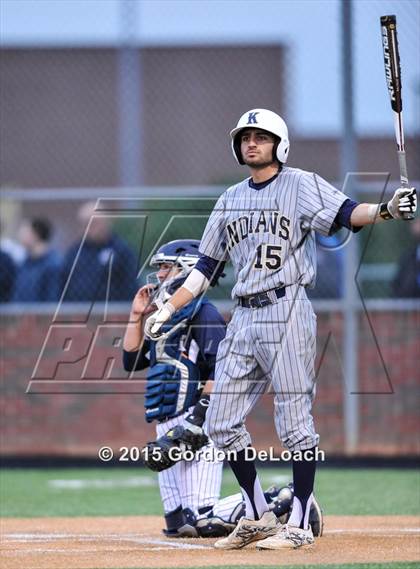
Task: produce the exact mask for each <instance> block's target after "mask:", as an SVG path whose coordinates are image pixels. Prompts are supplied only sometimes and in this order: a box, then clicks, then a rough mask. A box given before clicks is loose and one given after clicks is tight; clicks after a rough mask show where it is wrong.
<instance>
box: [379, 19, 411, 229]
mask: <svg viewBox="0 0 420 569" xmlns="http://www.w3.org/2000/svg"><path fill="white" fill-rule="evenodd" d="M381 34H382V47H383V51H384V66H385V78H386V84H387V87H388V93H389V98H390V100H391V107H392V110H393V111H394V127H395V138H396V140H397V154H398V164H399V169H400V182H401V186H402V187H403V188H408V187H409V186H408V174H407V159H406V155H405V143H404V126H403V117H402V97H401V66H400V54H399V50H398V38H397V18H396V16H381ZM413 217H414V215H413V214H411V213H406V214H405V215H404V218H405V219H413Z"/></svg>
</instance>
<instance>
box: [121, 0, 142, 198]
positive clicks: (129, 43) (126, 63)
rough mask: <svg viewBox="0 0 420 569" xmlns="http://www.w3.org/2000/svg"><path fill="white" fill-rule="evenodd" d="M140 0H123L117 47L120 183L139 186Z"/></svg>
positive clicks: (140, 138) (140, 146) (140, 178)
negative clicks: (138, 40) (137, 33)
mask: <svg viewBox="0 0 420 569" xmlns="http://www.w3.org/2000/svg"><path fill="white" fill-rule="evenodd" d="M138 7H139V4H138V1H137V0H120V4H119V8H120V25H121V44H120V48H119V50H118V129H119V131H118V153H119V160H118V166H119V184H120V185H121V186H123V187H129V186H139V185H141V184H142V182H144V179H143V177H142V174H143V168H142V155H143V153H142V136H141V107H142V100H141V99H142V97H141V57H140V53H139V49H138V46H137V47H136V26H137V13H138V12H137V10H138Z"/></svg>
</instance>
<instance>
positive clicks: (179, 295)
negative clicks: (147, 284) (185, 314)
mask: <svg viewBox="0 0 420 569" xmlns="http://www.w3.org/2000/svg"><path fill="white" fill-rule="evenodd" d="M209 285H210V283H209V281H208V279H207V278H206V277H205V276H204V275H203V273H201V272H200V271H197V269H193V270H192V271H191V273H190V274H189V275H188V278H187V279H186V281H185V283H184V284H183V285H182V286H181V287H180V288H179V289H178V290H177V291H176V292H175V293H174V294H173V295H172V296H171V298H170V299H169V301H168V302H169V303H170V304H171V305H172V306H173V308H174V309H175V310H180V309H181V308H183V307H184V306H185V305H187V304H188V303H189V302H191V301H192V300H193V299H194V298H195V297H197V296H198V295H200V294H201V293H202V292H204V291H206V290H207V288H208V287H209Z"/></svg>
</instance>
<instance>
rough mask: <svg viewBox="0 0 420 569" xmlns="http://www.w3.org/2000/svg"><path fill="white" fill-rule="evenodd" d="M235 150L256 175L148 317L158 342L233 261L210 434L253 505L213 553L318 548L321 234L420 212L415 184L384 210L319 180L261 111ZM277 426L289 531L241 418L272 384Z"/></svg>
mask: <svg viewBox="0 0 420 569" xmlns="http://www.w3.org/2000/svg"><path fill="white" fill-rule="evenodd" d="M230 136H231V145H232V151H233V155H234V157H235V158H236V160H237V161H238V163H239V164H246V165H247V166H248V168H249V170H250V174H251V176H250V177H249V178H247V179H246V180H244V181H242V182H240V183H238V184H236V185H234V186H232V187H231V188H229V189H228V190H227V191H226V192H225V193H224V194H222V196H221V197H220V198H219V200H218V202H217V204H216V206H215V208H214V210H213V212H212V214H211V216H210V218H209V220H208V224H207V226H206V229H205V231H204V234H203V237H202V240H201V244H200V252H201V254H202V255H203V256H202V258H201V259H200V260H199V261H198V263H197V265H196V266H195V268H194V270H193V271H192V272H191V274H190V275H189V277H188V278H187V280H186V281H185V283H184V284H183V286H182V287H181V288H179V290H178V291H177V292H176V293H175V294H174V295H173V296H172V297H171V298H170V299H169V300H168V302H166V303H165V305H164V306H163V307H162V308H161V309H160V310H159V311H157V312H156V313H154V314H153V315H151V316H150V317H149V318H148V320H147V321H146V325H145V333H146V335H148V336H149V337H151V338H155V339H156V338H158V337H159V335H160V334H161V328H162V326H163V325H164V323H165V322H166V321H167V320H168V319H169V318H171V317H172V315H173V314H174V313H175V312H176V311H177V310H179V309H181V308H182V307H183V306H184V305H185V304H187V303H188V302H190V301H191V300H192V299H193V298H195V297H197V296H198V295H200V294H202V293H203V292H204V291H205V290H206V288H207V287H208V286H209V283H210V280H211V279H212V278H213V277H214V275H215V274H217V273H218V271H220V270H221V268H222V267H223V264H224V262H225V261H227V260H228V259H230V261H231V262H232V264H233V266H234V269H235V276H236V284H235V286H234V288H233V291H232V296H233V298H234V299H235V300H236V301H237V306H236V308H235V310H234V312H233V316H232V320H231V322H230V323H229V325H228V329H227V333H226V337H225V339H224V340H223V341H222V342H221V343H220V345H219V350H218V354H217V364H216V370H215V386H214V389H213V392H212V395H211V398H210V405H209V409H208V413H207V419H206V423H205V427H206V429H207V433H208V435H209V436H210V437H211V439H212V440H213V441H214V443H215V445H216V446H217V447H219V448H221V449H224V450H235V451H236V458H235V460H231V461H230V466H231V468H232V470H233V472H234V474H235V476H236V478H237V480H238V482H239V485H240V487H241V490H242V493H243V495H244V500H245V504H246V511H245V516H244V517H243V518H242V519H241V520H240V522H239V523H238V525H237V527H236V528H235V530H234V531H233V532H232V533H231V534H230V535H229V536H228V537H226V538H223V539H220V540H219V541H217V542H216V544H215V547H217V548H224V549H237V548H241V547H244V546H245V545H247V544H248V543H251V542H253V541H257V542H258V543H257V548H259V549H283V548H297V547H302V546H308V545H312V544H313V543H314V537H313V533H312V530H311V527H310V525H309V522H308V519H309V512H310V508H311V504H312V502H313V499H314V498H313V489H314V479H315V469H316V460H315V458H316V452H315V451H316V449H317V445H318V440H319V437H318V435H317V433H316V431H315V428H314V421H313V418H312V414H311V408H312V402H313V398H314V394H315V371H314V360H315V339H316V316H315V314H314V312H313V309H312V305H311V303H310V301H309V300H308V298H307V295H306V289H307V288H308V287H313V286H314V282H315V277H316V250H315V236H314V232H319V233H321V234H322V235H331V234H332V233H334V232H335V231H337V230H338V229H339V228H341V227H346V228H347V229H349V230H351V231H353V232H356V231H358V230H360V229H361V228H362V227H363V226H365V225H368V224H372V223H378V222H382V221H384V220H388V219H393V218H394V219H404V215H405V214H411V213H414V212H415V211H416V209H417V197H416V191H415V189H414V188H409V189H407V188H399V189H397V190H396V191H395V193H394V195H393V197H392V199H391V200H390V201H389V202H387V203H383V204H367V203H357V202H355V201H353V200H351V199H350V198H349V197H348V196H346V195H345V194H343V193H342V192H340V191H339V190H338V189H336V188H334V187H333V186H331V185H330V184H329V183H328V182H326V181H325V180H323V179H322V178H321V177H320V176H318V175H316V174H314V173H311V172H306V171H304V170H300V169H296V168H290V167H286V162H287V157H288V153H289V139H288V131H287V126H286V124H285V122H284V121H283V119H282V118H281V117H279V116H278V115H277V114H275V113H273V112H271V111H269V110H265V109H253V110H251V111H248V112H246V113H245V114H244V115H243V116H242V117H241V118H240V119H239V122H238V124H237V126H236V128H234V129H233V130H232V131H231V133H230ZM270 385H271V386H272V391H273V392H274V409H275V412H274V413H275V415H274V418H275V425H276V429H277V432H278V435H279V438H280V440H281V441H282V443H283V445H284V446H285V447H286V448H288V449H289V450H291V451H293V452H294V451H309V452H306V453H300V454H297V453H295V456H294V459H293V483H294V490H295V493H294V499H293V507H292V513H291V515H290V518H289V520H288V522H287V524H280V523H279V522H278V520H277V519H276V517H275V516H274V515H273V513H272V512H270V511H269V508H268V507H267V503H266V501H265V500H264V494H263V491H262V488H261V484H260V482H259V479H258V476H257V473H256V469H255V464H254V462H252V461H250V460H247V453H246V448H247V447H248V446H249V445H250V444H251V438H250V435H249V433H248V432H247V430H246V427H245V419H246V417H247V415H248V413H249V412H250V411H251V409H252V408H253V406H254V405H255V403H256V402H257V400H258V399H259V397H260V396H261V394H262V393H264V392H265V391H266V390H267V388H268V387H269V386H270Z"/></svg>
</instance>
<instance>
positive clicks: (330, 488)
mask: <svg viewBox="0 0 420 569" xmlns="http://www.w3.org/2000/svg"><path fill="white" fill-rule="evenodd" d="M260 476H261V479H262V483H263V486H264V487H267V486H269V485H271V484H272V483H273V482H275V481H276V480H278V481H279V482H280V483H281V485H283V484H284V483H285V482H287V481H288V480H289V479H290V473H289V471H288V470H286V469H272V468H270V469H262V470H260ZM223 480H224V482H223V488H222V495H223V496H227V495H228V494H231V493H234V492H237V491H238V486H237V484H236V482H235V480H234V478H233V475H232V473H231V472H230V471H229V470H225V472H224V476H223ZM54 481H59V482H54ZM60 481H61V482H60ZM62 481H67V484H70V485H72V486H73V487H70V488H69V487H67V488H63V487H62V484H63V482H62ZM54 484H55V485H54ZM139 484H140V485H139ZM60 485H61V486H60ZM78 486H79V487H78ZM80 486H81V487H80ZM316 489H317V492H316V493H317V497H318V500H319V502H320V504H321V506H322V508H323V510H324V513H325V514H326V515H328V514H333V515H398V514H399V515H419V514H420V477H419V473H418V472H416V471H415V470H398V469H354V470H353V469H327V468H321V469H320V470H319V472H318V475H317V484H316ZM0 504H1V514H2V515H3V516H7V517H10V516H14V517H37V516H118V515H122V516H127V515H161V514H162V508H161V504H160V498H159V491H158V487H157V476H156V475H155V474H154V473H152V472H149V471H146V470H143V469H135V468H130V469H124V468H108V469H107V468H106V467H104V468H98V469H68V468H67V469H45V470H41V469H39V470H38V469H3V470H1V471H0ZM354 567H356V566H354ZM360 567H362V566H360ZM370 567H374V566H373V565H372V566H370ZM390 567H391V566H390ZM392 567H394V566H392ZM395 567H396V566H395Z"/></svg>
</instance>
